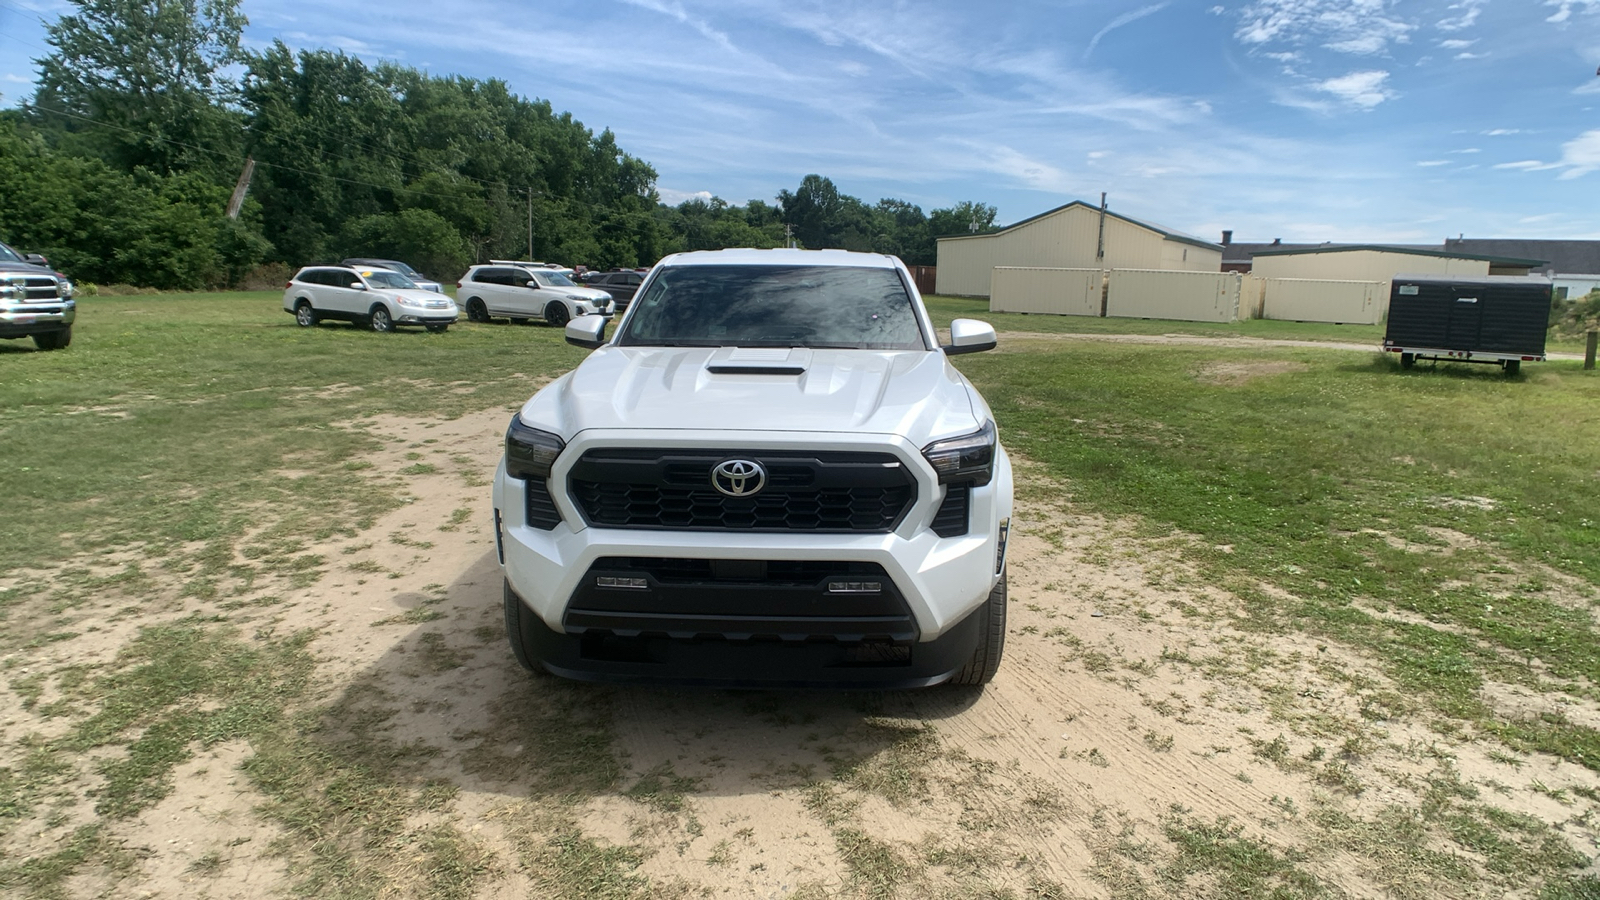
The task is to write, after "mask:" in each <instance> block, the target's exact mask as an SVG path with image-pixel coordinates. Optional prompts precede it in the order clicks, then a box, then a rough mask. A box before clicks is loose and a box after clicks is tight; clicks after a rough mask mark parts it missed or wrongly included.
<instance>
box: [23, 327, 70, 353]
mask: <svg viewBox="0 0 1600 900" xmlns="http://www.w3.org/2000/svg"><path fill="white" fill-rule="evenodd" d="M71 343H72V326H71V325H68V326H67V327H65V328H63V329H61V330H60V331H47V332H44V333H43V334H36V335H34V336H33V345H34V346H35V347H38V348H39V349H40V350H65V349H67V347H68V345H70V344H71Z"/></svg>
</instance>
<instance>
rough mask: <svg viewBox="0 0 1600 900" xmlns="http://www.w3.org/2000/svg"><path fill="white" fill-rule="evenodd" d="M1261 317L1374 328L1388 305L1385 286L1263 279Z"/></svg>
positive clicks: (1351, 282) (1375, 283)
mask: <svg viewBox="0 0 1600 900" xmlns="http://www.w3.org/2000/svg"><path fill="white" fill-rule="evenodd" d="M1261 282H1262V286H1263V288H1264V293H1263V299H1262V306H1261V317H1262V318H1263V319H1288V320H1290V321H1295V322H1334V323H1338V324H1343V325H1376V324H1378V321H1379V320H1380V319H1381V318H1382V316H1383V312H1384V307H1386V306H1387V305H1388V297H1389V293H1388V283H1387V282H1383V281H1334V280H1327V279H1311V278H1263V279H1261Z"/></svg>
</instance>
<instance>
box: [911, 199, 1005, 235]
mask: <svg viewBox="0 0 1600 900" xmlns="http://www.w3.org/2000/svg"><path fill="white" fill-rule="evenodd" d="M996 212H997V210H996V209H995V208H994V207H993V206H990V205H988V204H986V203H975V202H973V201H971V200H963V201H961V202H960V203H957V204H956V205H955V206H952V207H950V208H949V209H936V210H934V211H933V212H931V213H929V214H928V230H929V231H930V232H931V233H932V234H933V236H934V237H936V238H941V237H949V236H950V235H955V234H973V233H978V234H982V233H983V232H985V231H988V230H989V229H991V228H993V227H994V217H995V213H996Z"/></svg>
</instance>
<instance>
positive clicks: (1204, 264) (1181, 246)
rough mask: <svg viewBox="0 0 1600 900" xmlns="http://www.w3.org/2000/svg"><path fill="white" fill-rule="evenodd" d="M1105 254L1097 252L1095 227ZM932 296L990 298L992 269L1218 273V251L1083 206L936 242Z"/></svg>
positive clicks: (1193, 239)
mask: <svg viewBox="0 0 1600 900" xmlns="http://www.w3.org/2000/svg"><path fill="white" fill-rule="evenodd" d="M1102 224H1103V226H1104V236H1105V237H1104V240H1105V245H1104V246H1105V252H1104V255H1103V256H1102V255H1101V254H1100V246H1101V227H1102ZM938 246H939V266H938V293H940V294H953V295H956V296H963V297H988V296H990V279H991V276H992V275H993V272H994V268H995V267H996V266H1018V267H1024V268H1034V267H1042V268H1055V269H1165V270H1169V271H1186V272H1220V271H1221V270H1222V246H1221V245H1220V244H1212V243H1208V242H1206V241H1202V240H1200V239H1199V238H1196V237H1190V236H1189V235H1186V234H1180V233H1178V232H1175V231H1169V230H1167V229H1165V228H1162V227H1160V226H1158V225H1152V224H1150V223H1148V222H1141V221H1139V220H1138V219H1132V218H1129V217H1127V216H1124V215H1120V214H1118V213H1114V212H1111V211H1110V210H1106V211H1105V212H1103V213H1102V212H1101V210H1100V208H1099V207H1098V206H1091V205H1090V204H1087V203H1084V202H1083V201H1082V200H1074V201H1073V202H1071V203H1068V204H1067V205H1066V206H1060V207H1057V208H1055V209H1052V210H1050V211H1049V212H1046V213H1042V214H1040V215H1037V216H1034V217H1033V218H1031V219H1024V220H1023V221H1021V222H1018V223H1017V224H1015V225H1012V226H1010V227H1009V228H1005V229H1002V230H1000V231H997V232H994V233H993V234H973V235H959V236H956V237H942V238H939V240H938Z"/></svg>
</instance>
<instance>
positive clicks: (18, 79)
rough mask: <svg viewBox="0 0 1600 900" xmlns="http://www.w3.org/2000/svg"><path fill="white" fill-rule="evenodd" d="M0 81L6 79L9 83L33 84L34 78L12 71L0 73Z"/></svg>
mask: <svg viewBox="0 0 1600 900" xmlns="http://www.w3.org/2000/svg"><path fill="white" fill-rule="evenodd" d="M0 81H4V82H6V83H7V84H33V79H32V78H23V77H22V76H21V75H17V74H15V73H12V72H7V73H6V74H4V75H0Z"/></svg>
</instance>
